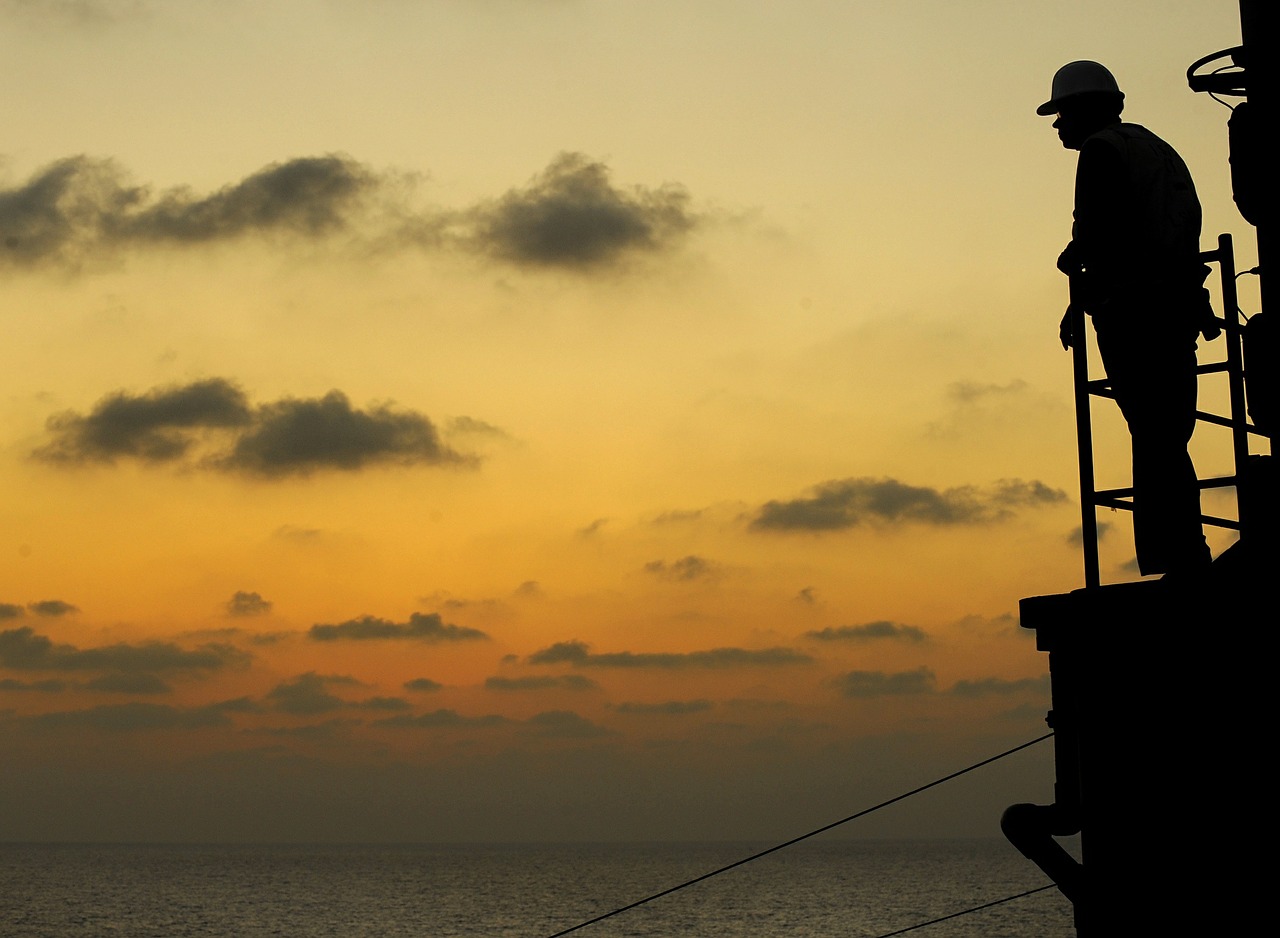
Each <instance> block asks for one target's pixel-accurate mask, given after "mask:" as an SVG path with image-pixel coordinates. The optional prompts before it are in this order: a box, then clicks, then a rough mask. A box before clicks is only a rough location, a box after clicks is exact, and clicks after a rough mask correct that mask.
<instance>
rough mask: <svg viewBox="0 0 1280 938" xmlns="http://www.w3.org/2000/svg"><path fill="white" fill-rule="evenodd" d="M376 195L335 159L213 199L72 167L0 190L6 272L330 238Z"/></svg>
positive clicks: (109, 167)
mask: <svg viewBox="0 0 1280 938" xmlns="http://www.w3.org/2000/svg"><path fill="white" fill-rule="evenodd" d="M378 186H379V180H378V179H377V177H376V176H375V175H374V174H373V173H371V172H370V171H369V170H368V169H366V168H365V167H363V166H361V165H360V164H358V163H356V162H355V161H354V160H352V159H350V158H349V157H345V156H341V155H336V154H331V155H329V156H320V157H301V158H298V159H293V160H288V161H286V162H283V163H275V164H272V165H270V166H267V167H264V168H263V169H261V170H259V171H258V172H256V173H253V174H252V175H250V176H248V177H247V178H245V179H243V180H242V181H240V182H238V183H235V184H233V185H229V186H226V187H224V188H223V189H221V190H219V191H218V192H215V193H213V194H212V195H208V196H203V197H201V196H197V195H195V194H194V193H192V192H191V190H190V189H188V188H185V187H180V188H175V189H170V190H167V191H165V192H163V193H161V194H160V195H159V196H158V197H153V196H152V194H151V192H150V190H149V189H148V188H147V187H145V186H138V185H134V184H132V183H131V182H130V180H129V179H128V176H127V174H126V173H125V172H124V171H123V170H122V169H121V168H120V167H119V166H118V165H117V164H116V163H114V162H113V161H111V160H101V159H92V158H90V157H87V156H72V157H67V158H65V159H61V160H58V161H57V162H55V163H52V164H50V165H48V166H46V167H44V168H43V169H41V170H39V171H38V172H36V173H35V174H34V175H33V176H32V177H31V178H30V179H29V180H27V182H26V183H24V184H22V185H20V186H17V187H14V188H10V189H3V190H0V265H5V264H8V265H12V266H34V265H38V264H43V263H51V264H56V265H60V266H65V267H78V266H80V265H81V264H83V263H84V262H86V261H88V260H92V259H94V258H95V257H100V256H104V255H109V254H110V253H112V252H113V251H116V250H118V249H121V248H125V247H130V246H138V245H145V244H173V245H189V244H197V243H207V242H212V241H226V240H231V239H234V238H240V237H244V236H246V235H250V234H271V235H297V236H302V237H310V238H314V237H319V236H324V235H329V234H331V233H333V232H334V231H337V230H339V229H342V228H344V227H345V226H346V225H347V223H348V220H349V219H350V218H351V217H352V216H354V215H356V214H358V213H359V211H360V208H361V205H362V202H363V199H364V197H365V196H366V195H369V194H371V193H372V191H374V190H375V189H376V188H377V187H378Z"/></svg>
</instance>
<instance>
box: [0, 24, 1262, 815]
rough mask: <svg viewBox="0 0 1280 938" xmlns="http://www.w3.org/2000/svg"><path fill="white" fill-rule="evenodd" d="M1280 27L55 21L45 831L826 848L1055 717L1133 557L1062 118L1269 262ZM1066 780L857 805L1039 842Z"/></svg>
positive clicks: (15, 427) (0, 233)
mask: <svg viewBox="0 0 1280 938" xmlns="http://www.w3.org/2000/svg"><path fill="white" fill-rule="evenodd" d="M1238 42H1239V21H1238V12H1237V5H1236V4H1235V3H1234V2H1229V0H1212V2H1208V0H1197V2H1135V3H1116V2H1115V0H1097V2H1093V0H1090V2H1072V3H1067V2H1042V0H1003V2H998V0H968V2H963V3H957V2H954V0H884V2H860V0H844V2H835V0H827V2H818V0H789V2H786V3H783V2H755V0H748V2H743V0H734V2H729V0H681V2H672V0H649V2H643V3H641V2H620V0H363V2H357V0H265V2H248V0H220V2H217V3H215V2H212V0H172V2H163V0H3V2H0V80H2V84H3V87H4V88H5V89H6V93H5V95H4V101H3V109H2V112H0V113H3V128H4V136H3V139H2V141H0V289H2V290H3V306H2V308H3V316H4V322H5V330H4V334H5V338H6V341H5V344H4V365H3V368H0V492H3V493H4V495H3V498H2V499H0V551H2V552H3V557H4V562H3V565H0V746H2V747H3V751H4V753H5V757H4V761H5V769H4V771H3V772H2V773H0V801H2V802H3V804H4V805H5V806H6V810H5V811H4V812H2V813H0V839H7V840H404V841H430V840H450V841H467V840H528V839H539V840H554V839H583V840H609V839H665V838H686V837H687V838H694V837H697V838H727V839H739V838H757V837H759V838H775V837H787V836H791V835H794V834H796V833H799V832H801V831H803V830H806V829H809V828H811V827H816V826H819V825H821V824H824V823H827V822H829V821H831V820H834V819H835V818H838V817H841V816H844V815H846V814H850V813H853V812H854V811H857V810H859V809H861V808H863V807H865V806H867V805H868V804H870V803H873V802H875V801H878V800H880V799H882V798H887V797H891V796H893V795H896V794H898V793H899V792H900V791H903V790H905V789H907V788H911V787H914V786H915V785H917V784H920V783H923V782H926V781H929V780H930V779H932V778H934V777H936V776H938V775H941V774H945V773H946V772H949V771H951V770H953V769H956V768H960V767H962V766H963V765H966V764H968V763H970V762H972V761H976V760H977V759H979V758H983V757H985V756H988V755H991V754H994V753H996V752H999V751H1001V750H1003V749H1005V748H1007V747H1009V746H1012V745H1016V744H1018V743H1021V742H1024V741H1026V740H1028V739H1032V738H1034V737H1036V736H1038V735H1040V734H1041V733H1043V732H1044V731H1045V728H1044V722H1043V718H1044V713H1045V710H1046V709H1047V706H1048V688H1047V682H1046V677H1045V675H1046V669H1047V662H1046V660H1045V658H1044V656H1043V655H1041V654H1039V653H1037V652H1036V651H1035V647H1034V641H1033V637H1032V636H1029V635H1027V634H1023V630H1020V629H1019V628H1018V623H1017V618H1016V615H1017V602H1018V599H1019V598H1021V597H1023V596H1029V595H1035V594H1040V593H1051V592H1064V591H1067V590H1070V589H1074V588H1076V587H1078V586H1080V585H1082V583H1083V579H1082V573H1081V560H1080V556H1079V546H1078V540H1073V531H1077V530H1078V525H1079V523H1080V519H1079V508H1078V501H1077V489H1076V486H1077V482H1076V479H1077V476H1076V471H1077V467H1076V458H1075V440H1074V423H1073V412H1072V403H1071V375H1070V362H1069V359H1068V357H1067V356H1066V355H1065V353H1063V351H1062V349H1061V348H1060V347H1059V345H1058V341H1057V324H1058V319H1059V317H1060V315H1061V312H1062V309H1063V307H1064V305H1065V299H1066V289H1065V282H1064V280H1063V278H1062V277H1061V276H1060V275H1059V274H1058V273H1057V272H1056V271H1055V270H1054V260H1055V258H1056V257H1057V253H1058V251H1059V250H1060V249H1061V248H1062V246H1063V245H1064V244H1065V242H1066V240H1067V239H1068V237H1069V230H1070V209H1071V192H1072V176H1073V168H1074V154H1072V153H1070V152H1068V151H1064V150H1063V149H1062V148H1061V146H1060V144H1059V143H1058V141H1057V139H1056V136H1055V134H1054V132H1053V131H1052V129H1051V128H1050V126H1049V125H1050V123H1051V121H1050V120H1049V119H1046V118H1038V117H1036V115H1035V108H1036V106H1037V105H1038V104H1040V103H1041V102H1042V101H1044V100H1045V99H1047V98H1048V96H1049V83H1050V79H1051V77H1052V75H1053V72H1054V71H1055V70H1056V68H1057V67H1058V66H1059V65H1061V64H1063V63H1065V62H1067V61H1070V60H1073V59H1078V58H1091V59H1097V60H1099V61H1102V62H1104V63H1106V64H1108V65H1109V66H1110V67H1111V68H1112V70H1113V71H1114V72H1115V74H1116V76H1117V78H1118V80H1119V82H1120V85H1121V87H1122V88H1123V89H1124V90H1125V91H1126V93H1127V103H1128V107H1127V109H1126V112H1125V116H1126V118H1127V119H1130V120H1133V121H1135V122H1137V123H1142V124H1145V125H1147V126H1149V127H1150V128H1152V129H1153V130H1154V131H1156V132H1157V133H1158V134H1160V135H1161V136H1163V137H1164V138H1165V139H1167V140H1168V141H1169V142H1170V143H1172V144H1173V145H1174V146H1175V147H1176V148H1177V149H1178V150H1179V151H1180V152H1181V153H1182V155H1183V156H1184V158H1185V159H1186V161H1187V163H1188V165H1189V166H1190V168H1191V170H1192V172H1193V174H1194V176H1195V178H1196V180H1197V185H1198V187H1199V190H1200V195H1201V199H1202V202H1203V203H1204V209H1205V239H1204V241H1205V245H1206V247H1211V246H1212V245H1213V239H1214V238H1215V237H1216V235H1217V233H1218V232H1223V231H1228V232H1232V233H1234V234H1235V236H1236V239H1237V252H1238V266H1239V267H1240V268H1242V269H1243V268H1246V267H1249V266H1251V265H1252V264H1253V263H1255V246H1254V240H1253V236H1252V233H1251V229H1249V228H1248V226H1247V225H1246V224H1245V223H1244V222H1243V221H1242V220H1241V219H1240V217H1239V215H1238V214H1237V212H1236V210H1235V207H1234V205H1233V204H1232V201H1231V196H1230V185H1229V177H1228V163H1227V133H1226V120H1227V117H1228V116H1229V112H1228V111H1227V109H1226V108H1224V107H1222V106H1220V105H1219V104H1217V103H1215V102H1214V101H1213V100H1211V99H1209V98H1208V97H1207V96H1204V95H1195V94H1192V93H1191V92H1190V91H1189V90H1188V89H1187V87H1186V81H1185V78H1184V72H1185V70H1186V67H1187V66H1188V65H1189V64H1190V63H1191V62H1192V61H1193V60H1194V59H1196V58H1198V57H1200V56H1201V55H1204V54H1207V53H1209V52H1212V51H1215V50H1218V49H1222V48H1225V47H1229V46H1233V45H1236V44H1237V43H1238ZM1213 286H1214V289H1215V290H1216V281H1215V282H1214V283H1213ZM1244 290H1245V292H1244V293H1243V294H1242V295H1243V297H1244V299H1245V303H1246V305H1247V304H1248V303H1249V302H1252V300H1251V299H1250V297H1249V293H1248V286H1247V284H1246V285H1245V287H1244ZM1208 352H1209V354H1210V355H1212V354H1213V350H1212V349H1210V350H1208ZM1209 396H1210V399H1211V400H1212V397H1213V392H1212V391H1211V392H1210V394H1209ZM1097 419H1098V447H1099V456H1098V458H1099V482H1100V483H1103V484H1114V485H1123V484H1127V478H1128V477H1127V472H1128V467H1127V436H1126V434H1125V431H1124V428H1123V425H1122V424H1121V423H1120V421H1119V419H1118V417H1115V416H1113V415H1111V414H1110V413H1107V412H1105V411H1104V412H1102V413H1100V416H1099V417H1098V418H1097ZM1193 452H1194V454H1195V455H1196V458H1197V464H1198V468H1199V469H1200V470H1201V474H1202V475H1205V474H1214V473H1223V472H1225V471H1227V468H1228V466H1227V458H1228V452H1227V445H1226V441H1225V439H1224V438H1219V437H1215V436H1214V435H1213V434H1212V433H1211V432H1207V431H1201V435H1199V436H1197V440H1196V442H1195V448H1194V449H1193ZM1205 507H1206V510H1208V511H1210V512H1211V513H1218V514H1229V513H1230V511H1231V508H1230V504H1229V502H1227V501H1226V500H1224V497H1223V496H1222V495H1217V496H1207V497H1206V506H1205ZM1103 520H1104V521H1105V522H1107V523H1108V527H1107V528H1106V534H1105V537H1104V538H1103V541H1102V553H1103V568H1104V569H1103V576H1104V580H1107V581H1115V580H1123V579H1132V578H1134V577H1136V573H1134V572H1133V571H1132V567H1131V563H1130V562H1131V560H1132V554H1133V550H1132V538H1131V536H1130V533H1129V524H1128V518H1127V517H1124V516H1111V517H1109V518H1104V519H1103ZM1210 539H1211V545H1212V546H1213V548H1214V550H1215V553H1216V552H1218V551H1220V550H1222V549H1223V548H1224V547H1225V546H1227V545H1228V544H1229V543H1230V539H1229V538H1228V537H1225V536H1224V535H1221V534H1213V533H1211V534H1210ZM1050 760H1051V751H1050V750H1049V748H1048V747H1047V746H1044V745H1042V746H1041V747H1039V748H1038V749H1036V750H1034V751H1032V752H1029V753H1025V754H1022V755H1019V756H1017V757H1014V758H1013V759H1010V760H1008V761H1007V762H1005V763H1002V764H1001V766H1000V767H998V768H994V769H991V770H988V773H987V774H986V775H985V776H981V777H977V776H975V777H973V778H972V780H966V781H965V782H963V783H959V784H957V785H956V786H953V787H952V788H950V789H948V790H946V791H945V792H944V793H940V794H936V795H930V796H929V797H927V798H923V799H921V800H920V801H919V803H916V804H911V805H904V806H901V807H899V808H896V809H895V810H894V812H893V813H892V816H891V817H886V818H885V819H883V820H876V821H875V822H874V823H872V824H867V825H864V826H863V827H861V828H858V829H856V830H854V829H850V831H849V833H851V834H855V835H863V834H865V835H875V836H897V835H911V836H952V835H956V834H966V835H968V834H989V835H993V836H994V835H996V834H997V832H998V818H999V812H1000V810H1001V809H1002V808H1003V807H1004V806H1005V805H1006V804H1008V803H1011V802H1013V801H1035V800H1040V801H1049V800H1052V790H1051V770H1050V766H1051V761H1050Z"/></svg>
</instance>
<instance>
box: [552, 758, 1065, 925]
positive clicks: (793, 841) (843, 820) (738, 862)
mask: <svg viewBox="0 0 1280 938" xmlns="http://www.w3.org/2000/svg"><path fill="white" fill-rule="evenodd" d="M1052 737H1053V734H1052V733H1045V734H1044V735H1043V736H1040V737H1038V738H1036V739H1033V740H1031V741H1030V742H1025V743H1023V744H1022V745H1020V746H1014V747H1013V748H1012V749H1006V750H1005V751H1004V752H1002V753H1000V754H999V755H995V756H991V757H990V758H987V759H983V760H982V761H981V762H975V763H974V764H973V765H970V766H968V767H966V768H963V769H960V770H959V771H958V772H952V773H951V774H950V775H944V776H943V777H942V778H938V779H934V780H933V781H932V782H929V783H928V784H926V785H921V786H920V787H919V788H913V789H911V791H908V792H904V793H903V794H901V795H897V796H896V797H893V798H890V799H889V800H888V801H882V802H880V803H879V804H878V805H874V806H872V807H870V808H864V809H863V810H861V811H859V812H858V813H857V814H850V815H849V816H848V817H846V818H841V819H840V820H838V821H832V822H831V823H830V824H826V825H823V826H822V827H819V828H818V829H817V830H812V831H809V833H807V834H801V835H800V836H799V837H793V838H791V839H790V840H788V841H786V842H785V843H781V844H777V845H775V846H773V847H770V848H768V849H767V850H761V851H760V852H759V853H753V854H752V855H751V856H749V857H744V858H742V859H741V860H735V861H734V862H733V863H730V864H729V865H728V866H722V867H720V868H719V869H718V870H712V871H711V872H710V873H703V874H702V875H701V876H697V877H695V878H693V879H690V880H686V881H685V882H683V883H680V885H678V886H671V887H670V888H668V889H664V890H662V891H661V892H655V893H654V894H653V895H651V896H646V897H645V898H643V899H639V900H637V901H635V902H632V903H631V904H629V905H624V906H622V907H621V908H617V909H614V910H613V911H612V912H606V913H604V914H603V915H597V916H596V917H595V918H593V919H588V920H587V921H585V922H580V923H578V924H577V925H574V926H573V927H572V928H566V929H565V930H564V931H558V932H556V933H555V934H554V935H548V936H547V938H561V936H562V935H567V934H569V933H570V932H575V931H577V930H578V929H580V928H586V927H587V926H588V925H594V924H596V923H597V922H603V921H604V920H605V919H607V918H613V916H615V915H620V914H621V913H623V912H628V911H630V910H631V909H634V908H636V907H637V906H642V905H644V904H645V903H646V902H652V901H653V900H654V899H661V898H662V897H663V896H669V895H671V893H673V892H677V891H679V890H681V889H684V888H685V887H686V886H692V885H694V884H695V883H700V882H702V881H703V880H704V879H710V878H711V877H713V876H719V875H720V874H721V873H727V872H728V871H729V870H732V869H734V868H736V867H739V866H742V865H743V864H744V863H750V862H751V861H752V860H759V859H760V858H761V857H765V856H768V855H769V854H771V853H774V852H776V851H778V850H781V849H783V848H784V847H790V846H791V845H792V844H798V843H799V842H800V841H802V840H808V839H809V838H810V837H816V836H817V835H818V834H822V833H825V832H826V831H829V830H831V829H832V828H833V827H839V826H840V825H841V824H847V823H849V822H850V821H854V820H857V819H858V818H860V817H865V816H866V815H868V814H871V813H872V812H874V811H879V810H880V809H881V808H887V807H889V805H891V804H897V803H898V802H899V801H902V800H904V799H906V798H910V797H911V796H912V795H918V794H920V792H922V791H928V790H929V789H930V788H935V787H937V786H938V785H941V784H943V783H944V782H949V781H951V780H952V779H955V778H959V777H960V776H961V775H964V774H965V773H967V772H972V771H973V770H974V769H980V768H982V767H983V766H984V765H990V764H991V763H992V762H998V761H999V760H1001V759H1003V758H1005V757H1006V756H1011V755H1013V754H1014V753H1015V752H1021V751H1022V750H1023V749H1027V748H1029V747H1031V746H1034V745H1036V744H1037V743H1042V742H1044V741H1045V740H1046V739H1051V738H1052ZM1045 888H1048V887H1045ZM1033 891H1036V890H1033ZM1012 898H1017V897H1012ZM1000 901H1001V902H1004V901H1007V900H1003V899H1002V900H1000ZM990 904H992V905H995V904H998V903H990ZM956 914H957V915H960V914H963V913H959V912H958V913H956ZM919 927H921V926H918V925H913V926H912V928H919ZM894 934H898V933H897V932H894Z"/></svg>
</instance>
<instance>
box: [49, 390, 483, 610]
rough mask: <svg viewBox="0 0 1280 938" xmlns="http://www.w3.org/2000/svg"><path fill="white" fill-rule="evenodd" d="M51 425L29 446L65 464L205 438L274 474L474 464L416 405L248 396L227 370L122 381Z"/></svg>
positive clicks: (169, 456)
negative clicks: (85, 408)
mask: <svg viewBox="0 0 1280 938" xmlns="http://www.w3.org/2000/svg"><path fill="white" fill-rule="evenodd" d="M46 426H47V429H48V431H49V433H50V435H51V436H52V439H51V440H50V442H49V443H47V444H46V445H44V446H42V447H40V448H38V449H37V450H35V451H34V452H33V454H32V455H33V456H35V457H36V458H37V459H42V460H45V461H47V462H52V463H56V464H62V465H85V464H92V463H114V462H115V461H116V460H117V459H121V458H131V459H137V460H140V461H142V462H144V463H151V464H161V463H172V462H176V461H178V460H183V459H186V458H187V457H189V456H193V454H194V452H195V449H196V446H197V444H198V443H200V442H202V441H203V442H207V443H209V444H210V445H211V446H213V448H214V452H213V453H212V454H211V455H207V456H205V457H204V458H203V459H199V460H194V461H192V462H190V465H193V466H197V467H200V468H206V469H220V470H224V471H233V472H241V473H245V474H248V475H252V476H255V477H258V478H268V479H279V478H283V477H286V476H304V475H308V474H310V473H312V472H316V471H321V470H347V471H353V470H357V469H363V468H366V467H369V466H374V465H449V466H472V465H475V464H476V460H475V458H474V457H471V456H467V455H464V454H461V453H458V452H455V451H454V450H452V449H450V448H449V447H447V446H445V445H444V444H443V443H442V442H441V441H440V437H439V434H438V433H437V432H436V429H435V426H434V424H432V422H431V421H430V420H429V419H428V418H427V417H425V416H424V415H422V414H420V413H417V412H415V411H412V410H401V409H398V408H395V407H393V406H392V405H390V404H375V405H372V406H370V407H369V408H368V409H364V410H362V409H361V408H358V407H355V406H353V405H352V404H351V402H350V400H348V398H347V396H346V395H345V394H343V393H342V392H341V391H337V390H333V391H330V392H329V393H327V394H326V395H324V396H323V397H318V398H284V399H282V400H278V401H271V402H268V403H265V404H260V405H257V406H251V405H250V403H249V400H248V398H247V396H246V395H245V393H244V391H243V390H241V389H240V388H239V387H238V386H237V385H236V384H234V383H233V382H231V381H228V380H227V379H225V378H207V379H203V380H199V381H193V382H191V383H190V384H186V385H174V386H170V387H163V388H154V389H152V390H150V391H147V392H144V393H142V394H131V393H129V392H127V391H116V392H113V393H112V394H109V395H107V397H105V398H103V399H102V400H101V401H100V402H99V403H98V404H97V405H95V406H94V408H93V409H92V410H91V411H90V412H89V413H88V414H87V415H82V414H79V413H76V412H75V411H65V412H63V413H60V414H55V415H54V416H52V417H50V418H49V420H48V421H47V422H46ZM219 441H221V445H222V448H221V449H219V448H218V445H219ZM246 595H249V594H246Z"/></svg>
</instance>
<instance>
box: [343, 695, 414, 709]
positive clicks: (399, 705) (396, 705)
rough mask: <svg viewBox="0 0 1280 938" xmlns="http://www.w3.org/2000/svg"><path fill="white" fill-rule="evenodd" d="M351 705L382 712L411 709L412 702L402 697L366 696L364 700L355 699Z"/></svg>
mask: <svg viewBox="0 0 1280 938" xmlns="http://www.w3.org/2000/svg"><path fill="white" fill-rule="evenodd" d="M351 706H353V707H355V708H356V709H357V710H379V711H384V712H385V711H400V710H412V709H413V704H411V703H409V701H407V700H405V699H404V698H403V697H368V698H366V699H364V700H357V701H356V702H355V703H353V704H352V705H351Z"/></svg>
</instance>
